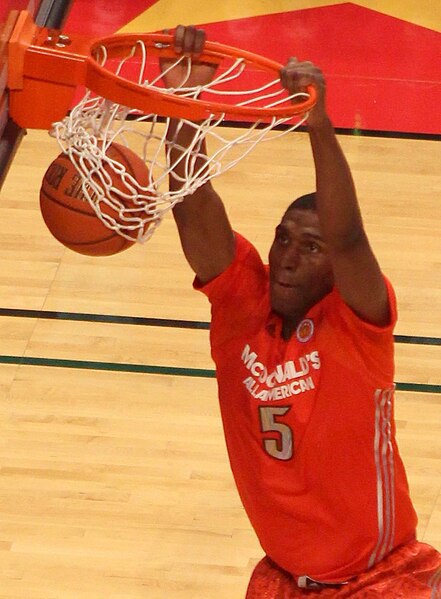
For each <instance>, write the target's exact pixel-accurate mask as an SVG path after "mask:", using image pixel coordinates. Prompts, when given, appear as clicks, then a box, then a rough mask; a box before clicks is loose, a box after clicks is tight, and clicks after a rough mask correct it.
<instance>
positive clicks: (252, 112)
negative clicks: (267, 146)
mask: <svg viewBox="0 0 441 599" xmlns="http://www.w3.org/2000/svg"><path fill="white" fill-rule="evenodd" d="M137 41H142V42H143V43H144V44H145V45H146V46H147V48H148V49H149V51H150V53H152V54H157V55H160V56H162V57H176V56H177V54H176V52H174V50H173V47H172V43H173V37H172V36H171V35H168V34H151V33H150V34H117V35H112V36H109V37H106V38H101V39H99V40H96V41H95V42H94V43H93V45H92V46H91V49H90V52H91V56H89V57H88V58H87V65H86V82H85V83H86V86H87V87H88V88H89V89H91V90H92V91H94V92H95V93H98V94H99V95H101V96H103V97H105V98H108V99H109V100H112V101H113V102H116V103H118V104H122V105H126V106H130V107H132V108H136V109H138V110H141V111H143V112H146V113H147V114H149V113H157V114H161V115H163V116H172V117H177V118H188V119H203V118H206V117H207V116H209V115H213V114H214V115H221V114H230V115H232V116H241V117H250V118H253V119H259V118H261V119H268V118H274V117H276V118H290V117H294V116H298V115H302V114H305V113H306V112H308V110H310V109H311V108H312V107H313V106H314V104H315V102H316V99H317V98H316V96H317V94H316V90H315V88H314V86H312V85H310V86H308V87H307V93H308V94H309V97H308V98H306V99H305V100H304V101H302V102H298V103H296V104H292V105H291V106H280V107H274V108H259V107H250V106H234V105H232V104H226V103H221V102H210V101H206V100H199V99H192V98H184V97H181V96H178V95H170V94H166V93H165V92H163V91H161V89H160V88H158V89H151V88H145V87H141V86H140V85H138V84H137V83H134V82H132V81H129V80H126V79H124V78H122V77H119V76H118V75H116V74H115V73H112V72H111V71H109V70H107V69H106V68H104V67H102V66H101V65H99V64H98V63H97V62H96V60H95V59H94V58H93V54H94V53H95V51H96V50H98V48H99V47H100V46H105V48H106V50H107V51H108V57H109V58H112V57H117V56H120V53H121V51H122V50H127V49H128V48H132V47H133V46H134V45H135V44H136V42H137ZM225 57H229V58H242V59H244V60H245V61H246V62H247V63H249V64H253V65H255V66H258V67H259V68H260V69H261V70H265V71H268V72H271V73H273V74H274V77H275V78H277V77H279V74H280V69H281V68H283V65H282V64H280V63H278V62H276V61H273V60H270V59H268V58H265V57H263V56H259V55H258V54H254V53H253V52H248V51H246V50H240V49H238V48H234V47H232V46H227V45H225V44H220V43H218V42H206V43H205V48H204V52H203V54H202V55H201V56H200V58H199V60H201V61H205V62H211V63H214V64H219V63H220V62H222V60H223V59H224V58H225Z"/></svg>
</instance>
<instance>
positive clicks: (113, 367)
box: [0, 356, 441, 393]
mask: <svg viewBox="0 0 441 599" xmlns="http://www.w3.org/2000/svg"><path fill="white" fill-rule="evenodd" d="M0 364H17V365H20V366H49V367H52V368H78V369H80V370H81V369H83V370H105V371H112V372H133V373H140V374H162V375H172V376H190V377H199V378H211V379H213V378H216V372H215V370H212V369H208V368H178V367H175V366H153V365H151V364H121V363H117V362H92V361H90V360H61V359H58V358H34V357H32V356H0ZM396 388H397V390H398V391H415V392H419V393H441V385H429V384H424V383H396Z"/></svg>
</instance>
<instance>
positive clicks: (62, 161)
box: [40, 143, 149, 256]
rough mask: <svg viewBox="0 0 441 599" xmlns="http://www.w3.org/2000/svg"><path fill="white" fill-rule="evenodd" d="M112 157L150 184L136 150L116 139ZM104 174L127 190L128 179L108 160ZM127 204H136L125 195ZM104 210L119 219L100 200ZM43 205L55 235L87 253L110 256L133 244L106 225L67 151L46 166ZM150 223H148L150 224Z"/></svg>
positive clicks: (143, 163)
mask: <svg viewBox="0 0 441 599" xmlns="http://www.w3.org/2000/svg"><path fill="white" fill-rule="evenodd" d="M106 155H107V156H108V157H109V158H111V159H112V160H116V161H118V162H119V163H121V164H122V165H123V166H124V167H125V169H126V171H127V173H128V174H129V175H131V176H132V177H133V178H134V179H135V180H136V181H137V182H138V183H139V184H140V185H142V186H147V185H148V184H149V170H148V168H147V166H146V164H145V162H144V161H143V160H142V158H140V157H139V156H138V155H137V154H135V152H133V151H132V150H130V149H129V148H127V147H125V146H122V145H120V144H117V143H113V144H111V145H110V146H109V148H108V149H107V151H106ZM102 168H103V170H104V171H105V173H104V174H105V175H108V176H109V177H110V179H111V184H112V187H114V188H115V189H116V190H117V192H118V191H121V192H124V191H126V192H127V187H126V186H125V183H124V182H123V181H122V180H121V178H120V177H119V175H118V173H117V172H115V171H114V170H113V168H112V167H111V166H110V164H109V163H106V162H104V163H103V167H102ZM119 199H120V201H122V202H123V203H124V207H125V208H131V207H135V204H134V202H133V200H132V199H126V198H125V199H122V198H121V197H120V198H119ZM100 207H101V210H102V212H104V213H105V214H106V215H107V216H109V217H110V218H113V219H115V220H116V221H118V220H119V213H118V211H117V210H115V209H113V208H112V207H111V206H109V205H108V204H106V203H104V202H101V204H100ZM40 209H41V214H42V216H43V219H44V222H45V223H46V226H47V228H48V229H49V231H50V232H51V233H52V235H53V236H54V237H55V239H57V240H58V241H59V242H60V243H62V244H63V245H65V246H66V247H67V248H69V249H71V250H73V251H75V252H78V253H79V254H85V255H87V256H111V255H113V254H117V253H119V252H122V251H123V250H126V249H128V248H129V247H131V246H132V245H133V244H134V243H135V241H134V240H129V239H126V238H125V237H122V236H121V235H120V234H119V233H118V232H117V231H115V230H113V229H111V228H109V227H107V226H106V225H105V224H104V223H103V222H102V221H101V220H100V218H99V217H98V216H97V214H96V213H95V211H94V209H93V207H92V206H91V205H90V203H89V202H88V200H87V198H86V197H85V196H84V193H83V187H82V177H81V175H80V173H79V172H78V170H77V169H76V167H75V165H74V164H73V163H72V162H71V160H70V159H69V156H67V155H66V154H63V153H62V154H60V155H59V156H57V158H55V160H54V161H53V162H52V164H51V165H50V166H49V168H48V169H47V171H46V173H45V175H44V177H43V183H42V186H41V190H40ZM147 226H148V225H146V228H147Z"/></svg>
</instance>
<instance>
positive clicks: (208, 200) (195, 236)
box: [162, 25, 234, 283]
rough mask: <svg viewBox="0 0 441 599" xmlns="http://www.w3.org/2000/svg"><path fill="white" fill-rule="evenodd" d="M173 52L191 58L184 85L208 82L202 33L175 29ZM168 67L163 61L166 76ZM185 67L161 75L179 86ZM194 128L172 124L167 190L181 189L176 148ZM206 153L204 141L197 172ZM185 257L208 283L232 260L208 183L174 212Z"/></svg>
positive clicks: (228, 232) (224, 222) (220, 209)
mask: <svg viewBox="0 0 441 599" xmlns="http://www.w3.org/2000/svg"><path fill="white" fill-rule="evenodd" d="M174 43H175V49H176V51H177V52H178V53H183V54H184V55H188V56H191V57H192V59H193V60H192V71H191V75H190V79H189V80H188V81H187V85H188V86H189V87H190V86H197V85H204V84H206V83H208V82H209V81H211V79H212V78H213V75H214V73H215V67H214V66H213V65H209V64H206V63H198V62H197V58H198V57H199V56H200V54H201V52H202V50H203V47H204V43H205V32H204V31H203V30H201V29H196V28H195V27H192V26H189V27H184V26H182V25H180V26H178V27H177V29H176V32H175V35H174ZM168 66H169V64H167V63H166V61H162V69H163V71H164V73H165V70H166V68H167V67H168ZM186 69H187V66H186V65H178V66H177V67H175V68H173V69H172V70H171V71H169V72H167V73H165V74H164V75H163V76H164V78H165V80H166V85H167V86H168V87H179V84H180V83H181V82H182V81H183V79H184V78H185V77H186ZM194 131H195V130H194V128H193V127H191V126H190V125H185V124H184V125H183V126H182V127H180V126H179V125H178V121H172V122H171V124H170V127H169V131H168V137H169V138H170V139H171V138H174V142H175V147H174V149H173V151H172V152H171V161H172V163H173V164H175V166H174V168H173V169H172V172H171V174H170V178H169V185H170V189H171V190H172V191H173V190H176V189H179V188H180V187H181V183H180V179H182V178H184V174H185V160H183V161H181V162H179V156H180V151H179V146H181V147H182V148H188V147H189V146H190V145H191V143H192V141H193V138H194V135H195V133H194ZM206 153H207V150H206V146H205V142H204V144H203V145H202V147H201V153H200V154H201V155H200V156H199V158H198V159H197V160H198V162H199V164H198V165H197V166H196V169H195V170H196V171H198V170H199V168H202V167H203V165H204V162H205V160H206V158H205V157H204V156H203V154H205V155H206ZM173 215H174V218H175V221H176V224H177V227H178V231H179V236H180V239H181V244H182V248H183V250H184V254H185V256H186V258H187V260H188V262H189V264H190V266H191V268H192V269H193V271H194V272H195V273H196V275H197V277H198V278H199V280H200V281H201V282H202V283H205V282H207V281H210V280H211V279H213V278H214V277H216V276H217V275H219V274H220V273H221V272H223V271H224V270H225V269H226V268H227V267H228V265H229V264H230V263H231V262H232V260H233V257H234V235H233V231H232V229H231V226H230V223H229V221H228V217H227V214H226V212H225V208H224V205H223V203H222V201H221V199H220V197H219V196H218V194H217V193H216V192H215V190H214V189H213V186H212V185H211V182H208V183H205V184H204V185H202V186H201V187H200V188H199V189H197V190H196V191H195V192H194V193H193V194H192V195H190V196H187V197H186V198H184V200H183V201H182V202H181V203H179V204H177V205H176V206H175V207H174V209H173Z"/></svg>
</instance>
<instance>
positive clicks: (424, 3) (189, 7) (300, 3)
mask: <svg viewBox="0 0 441 599" xmlns="http://www.w3.org/2000/svg"><path fill="white" fill-rule="evenodd" d="M330 4H333V5H336V4H346V3H345V2H343V0H342V1H341V2H331V1H330V0H242V1H241V2H237V0H223V2H212V1H211V0H186V1H185V2H182V1H180V2H178V1H176V0H159V1H158V2H157V3H156V4H154V5H153V6H152V7H151V8H149V9H148V10H146V11H145V12H144V13H142V14H141V15H139V16H138V17H137V18H136V19H134V20H133V21H130V23H128V24H127V25H125V26H124V27H123V28H122V29H121V31H124V32H130V33H135V32H137V31H157V30H161V29H164V28H167V27H175V26H176V25H178V24H183V25H190V24H192V23H213V22H216V21H229V20H231V19H241V18H247V17H256V16H261V15H268V14H275V13H279V12H288V11H292V10H301V9H306V8H317V7H320V6H329V5H330ZM354 4H358V5H359V6H364V7H366V8H370V9H372V10H377V11H378V12H382V13H383V14H387V15H390V16H393V17H397V18H399V19H403V20H405V21H410V22H412V23H415V24H416V25H422V26H423V27H428V28H429V29H434V30H436V31H441V10H439V8H440V0H418V2H415V0H387V1H385V0H364V1H362V2H356V3H354Z"/></svg>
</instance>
